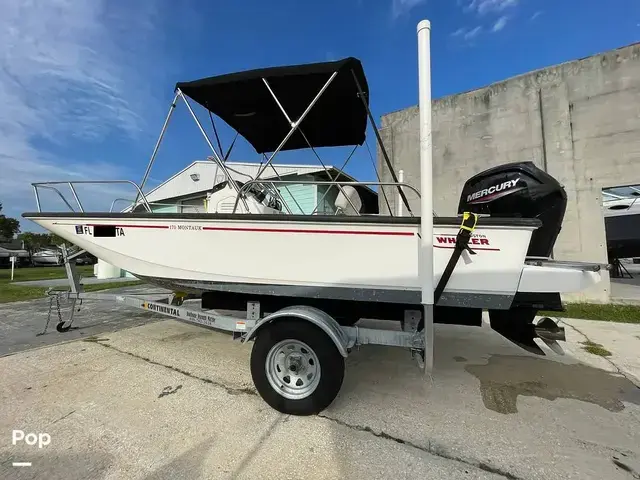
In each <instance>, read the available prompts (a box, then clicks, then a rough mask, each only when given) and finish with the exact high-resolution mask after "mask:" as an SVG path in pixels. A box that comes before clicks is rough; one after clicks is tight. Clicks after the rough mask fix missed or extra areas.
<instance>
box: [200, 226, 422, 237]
mask: <svg viewBox="0 0 640 480" xmlns="http://www.w3.org/2000/svg"><path fill="white" fill-rule="evenodd" d="M202 229H203V230H217V231H224V232H270V233H322V234H329V235H395V236H413V235H415V234H414V233H413V232H363V231H352V230H296V229H284V228H240V227H202Z"/></svg>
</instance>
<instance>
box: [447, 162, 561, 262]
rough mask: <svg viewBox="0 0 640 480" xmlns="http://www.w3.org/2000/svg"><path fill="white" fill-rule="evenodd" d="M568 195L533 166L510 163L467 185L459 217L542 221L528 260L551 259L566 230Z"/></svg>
mask: <svg viewBox="0 0 640 480" xmlns="http://www.w3.org/2000/svg"><path fill="white" fill-rule="evenodd" d="M566 208H567V194H566V193H565V191H564V188H563V187H562V185H560V183H558V181H557V180H556V179H555V178H553V177H552V176H550V175H549V174H547V173H546V172H544V171H542V170H541V169H539V168H538V167H536V166H535V165H534V164H533V162H519V163H508V164H505V165H500V166H498V167H493V168H490V169H488V170H485V171H484V172H482V173H479V174H477V175H475V176H473V177H472V178H470V179H469V180H467V182H466V183H465V184H464V188H463V189H462V196H461V198H460V204H459V206H458V213H463V212H474V213H478V214H489V215H491V216H493V217H502V218H505V217H507V218H508V217H519V218H538V219H539V220H540V221H541V222H542V227H540V228H539V229H537V230H536V231H534V232H533V235H532V237H531V243H530V245H529V250H528V252H527V255H528V256H535V257H549V256H550V255H551V254H552V250H553V245H554V244H555V242H556V239H557V238H558V234H559V233H560V229H561V228H562V220H563V219H564V213H565V210H566Z"/></svg>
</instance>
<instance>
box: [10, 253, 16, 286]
mask: <svg viewBox="0 0 640 480" xmlns="http://www.w3.org/2000/svg"><path fill="white" fill-rule="evenodd" d="M15 266H16V257H11V281H12V282H13V269H14V268H15Z"/></svg>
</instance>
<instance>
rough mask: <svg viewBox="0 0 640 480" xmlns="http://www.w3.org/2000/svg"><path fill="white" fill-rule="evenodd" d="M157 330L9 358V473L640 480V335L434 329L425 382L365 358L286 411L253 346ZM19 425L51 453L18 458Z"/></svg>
mask: <svg viewBox="0 0 640 480" xmlns="http://www.w3.org/2000/svg"><path fill="white" fill-rule="evenodd" d="M121 313H122V312H121ZM92 321H93V322H94V323H95V321H96V320H95V319H92V318H91V315H89V314H87V316H86V317H82V316H80V317H78V320H77V322H78V323H79V325H80V326H82V325H83V322H92ZM147 321H150V322H151V323H148V324H144V325H139V326H135V327H133V328H129V329H120V330H119V331H112V330H114V328H113V325H112V326H111V328H110V330H111V331H106V332H105V333H101V334H96V335H94V336H87V335H85V337H88V338H83V339H80V340H77V341H72V342H66V343H63V344H57V345H50V346H45V347H41V348H37V349H30V350H24V351H21V352H18V353H14V354H12V355H9V356H5V357H3V358H0V380H1V385H2V388H1V390H0V404H1V405H2V407H1V410H0V435H1V440H0V478H16V479H22V478H47V479H58V478H59V479H63V478H64V479H74V478H78V479H80V478H83V479H85V478H97V479H121V478H127V479H161V478H171V479H179V478H185V479H186V478H189V479H194V478H255V479H265V478H278V479H287V478H291V479H303V478H327V479H329V478H330V479H344V478H381V479H382V478H384V479H388V478H393V479H401V478H411V479H415V478H435V479H461V478H465V479H466V478H491V479H505V478H506V479H574V478H575V479H586V478H594V479H603V478H606V479H631V478H640V477H639V473H638V472H640V428H639V427H640V406H639V404H640V389H638V388H637V386H636V385H634V383H633V382H634V381H637V379H636V378H634V376H633V375H634V372H635V373H637V371H638V370H637V369H638V368H639V367H638V365H637V363H634V362H637V360H634V358H633V354H631V357H632V358H629V353H628V352H633V351H635V352H638V351H640V328H639V327H637V326H633V325H626V326H624V327H629V328H628V331H625V332H623V334H619V333H611V332H610V331H609V332H607V331H606V330H604V331H598V330H597V329H598V328H601V326H602V325H608V324H600V323H598V322H570V323H571V324H572V326H571V327H569V328H568V329H567V335H568V337H569V338H568V342H567V344H565V347H566V349H567V355H565V356H564V357H558V356H547V357H534V356H531V355H530V354H527V353H525V352H523V351H522V350H520V349H518V348H516V347H514V346H512V345H511V344H510V343H509V342H507V341H506V340H504V339H502V337H500V336H499V335H497V334H495V333H494V332H492V331H491V330H489V329H488V328H482V329H478V328H468V327H456V326H446V325H438V326H437V329H436V331H437V337H436V340H435V344H436V348H437V350H436V371H435V373H434V375H433V377H432V378H431V379H430V380H426V381H425V379H424V378H423V377H422V375H421V372H420V370H419V369H418V367H417V366H416V365H415V364H414V363H413V361H412V360H411V359H410V356H409V354H408V353H407V352H406V351H404V350H401V349H394V348H386V347H375V346H367V347H362V348H361V349H360V350H358V351H354V352H353V353H352V355H351V356H350V357H349V359H348V362H347V374H346V378H345V383H344V385H343V388H342V391H341V394H340V395H339V397H338V398H337V400H336V401H335V402H334V403H333V404H332V405H331V407H330V408H329V409H328V410H326V411H325V412H324V413H323V414H322V415H320V416H315V417H290V416H284V415H281V414H279V413H277V412H275V411H273V410H271V409H270V408H269V407H267V405H266V404H265V403H264V402H263V401H262V400H261V399H260V397H259V396H258V395H257V394H256V392H255V391H254V389H253V384H252V381H251V377H250V374H249V369H248V360H249V355H250V345H242V344H239V343H237V342H234V341H232V340H231V337H230V336H229V335H228V334H224V333H218V332H214V331H211V330H206V329H203V328H201V327H197V326H192V325H186V324H182V323H179V322H175V321H173V320H166V321H158V318H154V317H150V318H148V319H147ZM574 324H575V325H574ZM608 326H609V327H611V325H608ZM94 328H95V327H94ZM594 329H595V330H594ZM614 330H615V329H614ZM615 332H618V331H617V330H616V331H615ZM636 335H637V338H636ZM51 336H52V338H53V337H55V338H58V339H60V338H62V339H64V338H65V337H64V336H61V335H60V334H58V333H57V332H55V330H54V331H53V332H52V333H51ZM586 337H589V338H590V339H591V340H593V341H596V342H597V341H599V340H600V339H601V338H604V339H605V340H602V341H601V342H600V343H603V344H604V345H605V346H606V347H607V348H609V349H610V350H612V351H613V353H614V355H613V357H612V359H613V360H612V359H608V360H607V359H602V358H600V357H596V356H593V355H591V354H587V353H586V352H584V351H582V350H581V348H580V346H579V342H581V341H583V340H584V338H586ZM614 340H616V341H614ZM634 342H635V343H634ZM636 356H637V355H636ZM578 360H581V361H580V362H579V361H578ZM618 360H624V362H627V363H628V365H623V366H620V363H618ZM624 362H622V363H624ZM634 369H635V370H634ZM620 372H622V373H623V374H624V375H622V374H620ZM627 377H628V378H627ZM15 429H19V430H22V431H24V432H26V433H28V432H34V433H46V434H48V435H50V438H51V441H50V443H49V444H48V445H46V446H43V448H38V447H37V445H36V446H28V445H25V444H24V443H23V442H21V443H20V444H18V445H16V446H14V445H12V442H11V435H12V431H13V430H15ZM30 438H33V437H30ZM13 462H31V463H32V466H31V467H13V466H12V463H13Z"/></svg>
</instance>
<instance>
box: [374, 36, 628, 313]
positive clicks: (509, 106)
mask: <svg viewBox="0 0 640 480" xmlns="http://www.w3.org/2000/svg"><path fill="white" fill-rule="evenodd" d="M432 109H433V110H432V112H433V113H432V121H433V162H434V208H435V210H436V212H437V214H439V215H455V214H456V210H457V206H458V201H459V197H460V192H461V190H462V187H463V185H464V182H465V181H466V180H467V179H468V178H469V177H471V176H473V175H474V174H476V173H478V172H480V171H483V170H485V169H487V168H489V167H491V166H496V165H499V164H503V163H508V162H516V161H526V160H531V161H533V162H534V163H535V164H536V165H537V166H538V167H540V168H542V169H543V170H546V171H547V172H548V173H549V174H550V175H552V176H553V177H555V178H556V179H557V180H558V181H560V182H561V183H562V184H563V185H564V187H565V188H566V191H567V195H568V205H567V211H566V215H565V219H564V224H563V229H562V232H561V233H560V236H559V238H558V240H557V242H556V248H555V249H554V255H555V257H556V258H558V259H564V260H581V261H595V262H606V261H607V252H606V237H605V230H604V220H603V215H602V203H601V202H602V188H603V187H611V186H615V185H628V184H632V183H638V182H640V44H634V45H630V46H626V47H623V48H620V49H617V50H612V51H609V52H606V53H603V54H599V55H594V56H591V57H588V58H584V59H581V60H576V61H572V62H568V63H564V64H561V65H557V66H553V67H549V68H545V69H542V70H537V71H534V72H531V73H527V74H525V75H520V76H518V77H514V78H511V79H508V80H505V81H503V82H499V83H495V84H493V85H490V86H488V87H485V88H480V89H478V90H474V91H470V92H465V93H461V94H457V95H452V96H448V97H445V98H440V99H436V100H434V101H433V104H432ZM418 122H419V118H418V107H417V106H415V107H411V108H407V109H405V110H401V111H397V112H393V113H389V114H387V115H384V116H383V117H382V124H381V134H382V138H383V143H384V145H385V147H386V149H387V151H388V153H389V156H390V158H391V162H392V164H393V165H394V169H395V170H396V172H397V171H398V170H401V169H402V170H403V171H404V175H405V177H404V178H405V182H407V183H409V184H411V185H414V186H416V187H417V188H419V149H418V146H419V123H418ZM378 165H379V169H380V172H381V174H382V177H383V180H384V181H391V177H390V175H389V172H388V169H387V168H386V166H385V163H384V160H383V158H382V155H381V152H380V151H378ZM407 196H408V197H409V200H410V202H411V205H412V209H413V211H414V212H419V209H420V205H419V201H418V199H417V198H416V196H415V195H411V192H409V191H407ZM389 199H390V201H393V202H395V201H396V200H397V199H396V195H390V196H389ZM392 208H394V207H393V205H392ZM380 210H381V211H386V210H387V208H386V205H384V202H383V201H381V202H380ZM567 299H569V300H581V299H584V300H589V301H600V302H607V301H609V299H610V281H609V278H608V277H607V278H606V279H605V281H604V282H603V283H602V284H601V285H600V286H598V288H595V289H593V290H590V291H587V292H584V293H583V294H581V295H578V296H571V297H570V298H567Z"/></svg>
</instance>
